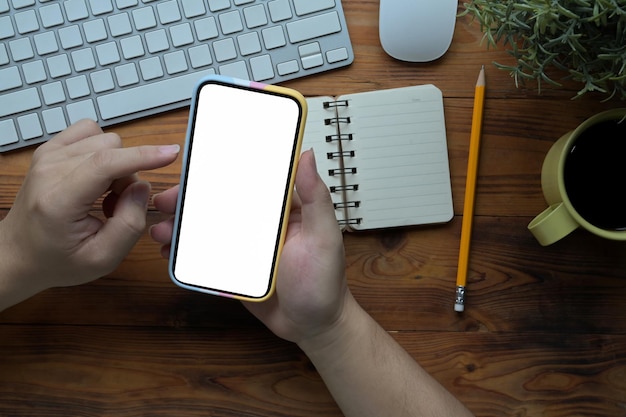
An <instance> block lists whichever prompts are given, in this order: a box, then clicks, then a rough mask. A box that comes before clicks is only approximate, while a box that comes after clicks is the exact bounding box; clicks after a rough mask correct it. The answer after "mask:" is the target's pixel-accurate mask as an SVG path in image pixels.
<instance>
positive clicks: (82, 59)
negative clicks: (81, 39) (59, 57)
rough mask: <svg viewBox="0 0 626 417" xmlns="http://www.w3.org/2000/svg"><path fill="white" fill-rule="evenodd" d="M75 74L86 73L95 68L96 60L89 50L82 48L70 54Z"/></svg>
mask: <svg viewBox="0 0 626 417" xmlns="http://www.w3.org/2000/svg"><path fill="white" fill-rule="evenodd" d="M70 56H71V57H72V62H73V63H74V69H75V70H76V72H82V71H87V70H90V69H93V68H95V67H96V60H95V59H94V57H93V51H92V49H91V48H84V49H79V50H77V51H74V52H72V53H71V54H70Z"/></svg>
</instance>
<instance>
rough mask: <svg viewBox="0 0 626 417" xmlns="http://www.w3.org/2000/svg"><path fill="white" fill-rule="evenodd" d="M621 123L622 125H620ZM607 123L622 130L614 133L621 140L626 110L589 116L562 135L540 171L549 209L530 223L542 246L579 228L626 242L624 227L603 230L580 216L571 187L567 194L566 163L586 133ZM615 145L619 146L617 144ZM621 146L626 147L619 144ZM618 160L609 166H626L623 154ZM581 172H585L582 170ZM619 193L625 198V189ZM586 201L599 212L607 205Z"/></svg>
mask: <svg viewBox="0 0 626 417" xmlns="http://www.w3.org/2000/svg"><path fill="white" fill-rule="evenodd" d="M620 121H621V123H617V122H620ZM605 122H610V123H613V124H615V125H616V126H619V130H618V129H617V128H616V129H615V132H614V133H615V135H619V139H620V141H621V139H622V136H621V135H622V133H623V132H624V131H626V130H624V129H626V108H620V109H613V110H608V111H605V112H602V113H599V114H596V115H594V116H592V117H590V118H589V119H587V120H585V121H584V122H583V123H581V124H580V125H579V126H578V127H577V128H576V129H574V130H573V131H571V132H568V133H566V134H565V135H563V136H562V137H561V138H560V139H559V140H558V141H556V142H555V143H554V145H553V146H552V148H550V150H549V151H548V154H547V155H546V158H545V160H544V162H543V166H542V168H541V188H542V190H543V195H544V197H545V199H546V202H547V203H548V206H549V207H548V208H547V209H545V210H544V211H543V212H542V213H541V214H539V215H538V216H537V217H535V218H534V219H533V220H532V221H531V222H530V223H529V224H528V230H530V232H531V233H532V234H533V236H535V238H536V239H537V241H538V242H539V243H540V244H541V245H543V246H547V245H551V244H552V243H554V242H556V241H558V240H560V239H562V238H563V237H565V236H567V235H568V234H570V233H571V232H572V231H574V230H575V229H577V228H578V227H581V228H583V229H585V230H588V231H589V232H591V233H594V234H596V235H598V236H601V237H603V238H606V239H613V240H626V230H624V229H622V228H610V227H608V228H607V227H600V226H598V225H597V224H594V221H590V220H589V218H585V217H583V216H582V215H581V210H580V206H578V209H577V208H576V207H575V206H574V205H573V204H572V199H571V198H570V197H571V196H572V195H573V193H572V188H571V187H574V186H570V195H568V188H567V187H566V179H565V176H566V175H565V172H566V162H567V161H568V158H572V156H571V155H572V154H573V152H574V150H576V148H575V146H576V144H577V141H579V139H580V140H582V135H584V134H585V133H586V132H590V129H599V126H602V124H605V125H608V124H607V123H605ZM622 123H623V124H624V128H622ZM610 129H611V128H610ZM593 139H594V140H596V141H597V146H603V145H601V141H600V139H598V138H593ZM615 142H616V143H618V142H617V141H615ZM578 143H579V145H580V146H579V147H581V148H584V149H586V148H585V147H584V146H583V145H582V144H581V143H580V141H579V142H578ZM587 143H591V144H592V146H595V145H593V142H591V141H589V140H587ZM620 143H622V144H624V143H626V137H623V141H621V142H620ZM586 146H590V145H586ZM619 146H623V145H621V144H620V145H619ZM604 151H606V149H605V150H603V152H604ZM609 155H610V153H609ZM617 157H619V158H620V159H621V161H620V162H619V163H617V162H614V161H612V160H613V159H614V158H613V157H612V156H611V157H610V160H608V161H607V165H609V166H610V163H611V162H613V165H616V166H617V164H619V166H620V167H621V166H623V165H622V164H624V163H625V162H624V160H623V157H624V155H619V156H616V158H617ZM579 171H584V170H580V169H579ZM590 171H593V170H590ZM621 179H622V184H626V178H624V177H622V178H621ZM600 188H601V187H600ZM617 193H619V194H620V195H621V196H624V194H623V190H618V189H616V190H615V194H616V196H617ZM616 198H623V197H616ZM587 200H588V201H587V203H586V205H589V206H591V205H594V207H595V208H596V209H597V210H603V207H602V205H603V204H605V199H603V198H599V199H587ZM620 212H621V211H620ZM618 215H619V214H618ZM622 219H623V220H624V221H625V222H626V210H624V213H623V216H622ZM596 223H597V222H596Z"/></svg>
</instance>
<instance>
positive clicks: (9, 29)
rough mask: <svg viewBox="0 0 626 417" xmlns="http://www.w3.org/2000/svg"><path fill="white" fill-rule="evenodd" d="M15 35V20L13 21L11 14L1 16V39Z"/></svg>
mask: <svg viewBox="0 0 626 417" xmlns="http://www.w3.org/2000/svg"><path fill="white" fill-rule="evenodd" d="M13 36H15V30H14V29H13V22H11V16H1V17H0V39H8V38H12V37H13Z"/></svg>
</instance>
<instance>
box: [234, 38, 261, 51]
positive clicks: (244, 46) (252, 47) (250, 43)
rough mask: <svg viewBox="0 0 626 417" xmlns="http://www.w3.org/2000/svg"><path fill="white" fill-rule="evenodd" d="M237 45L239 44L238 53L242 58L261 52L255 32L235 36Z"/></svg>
mask: <svg viewBox="0 0 626 417" xmlns="http://www.w3.org/2000/svg"><path fill="white" fill-rule="evenodd" d="M237 43H238V44H239V52H241V55H243V56H246V55H252V54H256V53H259V52H261V41H260V40H259V35H257V33H256V32H250V33H246V34H244V35H239V36H237Z"/></svg>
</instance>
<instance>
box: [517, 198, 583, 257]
mask: <svg viewBox="0 0 626 417" xmlns="http://www.w3.org/2000/svg"><path fill="white" fill-rule="evenodd" d="M576 228H578V223H577V222H576V220H574V218H573V217H572V216H571V215H570V214H569V212H568V211H567V208H566V207H565V204H563V202H559V203H555V204H552V205H551V206H550V207H548V208H547V209H545V210H544V211H542V212H541V213H540V214H539V215H537V217H535V218H534V219H533V220H532V221H531V222H530V223H529V224H528V230H530V232H531V233H532V234H533V236H535V239H537V241H538V242H539V244H541V245H542V246H548V245H551V244H553V243H554V242H556V241H557V240H560V239H562V238H564V237H565V236H567V235H568V234H570V233H571V232H573V231H574V230H575V229H576Z"/></svg>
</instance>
